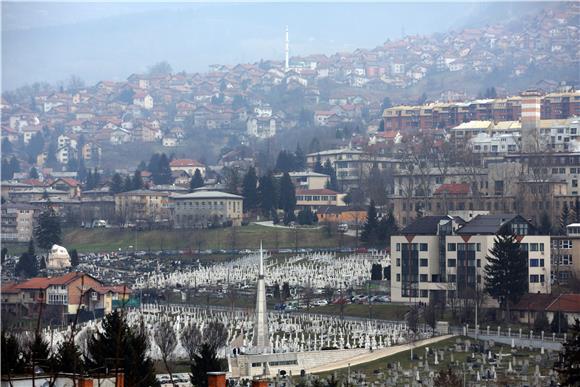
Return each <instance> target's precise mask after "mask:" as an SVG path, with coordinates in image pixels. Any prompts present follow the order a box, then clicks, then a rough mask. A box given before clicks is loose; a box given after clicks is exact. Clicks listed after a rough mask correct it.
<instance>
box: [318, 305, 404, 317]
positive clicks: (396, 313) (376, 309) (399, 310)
mask: <svg viewBox="0 0 580 387" xmlns="http://www.w3.org/2000/svg"><path fill="white" fill-rule="evenodd" d="M408 310H409V306H407V305H402V304H373V305H372V307H371V313H370V317H371V318H377V319H382V320H404V319H405V314H406V313H407V311H408ZM310 313H320V314H330V315H336V316H338V315H340V305H325V306H317V307H312V308H310ZM343 313H344V315H345V316H351V317H365V318H368V317H369V306H368V305H363V304H347V305H344V310H343Z"/></svg>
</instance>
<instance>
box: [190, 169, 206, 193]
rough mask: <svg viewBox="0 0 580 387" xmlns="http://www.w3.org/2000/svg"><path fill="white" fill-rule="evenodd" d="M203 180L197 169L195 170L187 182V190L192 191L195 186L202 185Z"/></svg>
mask: <svg viewBox="0 0 580 387" xmlns="http://www.w3.org/2000/svg"><path fill="white" fill-rule="evenodd" d="M203 184H204V181H203V177H202V176H201V172H200V171H199V169H196V170H195V173H194V174H193V176H192V178H191V181H190V182H189V192H193V191H194V190H195V189H196V188H200V187H203Z"/></svg>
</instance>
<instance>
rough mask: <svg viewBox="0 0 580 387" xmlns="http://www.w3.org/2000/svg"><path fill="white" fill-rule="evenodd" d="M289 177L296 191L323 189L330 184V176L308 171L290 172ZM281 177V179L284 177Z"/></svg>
mask: <svg viewBox="0 0 580 387" xmlns="http://www.w3.org/2000/svg"><path fill="white" fill-rule="evenodd" d="M288 175H289V176H290V179H291V180H292V183H293V184H294V187H296V189H307V190H311V189H323V188H326V186H327V185H328V183H330V176H328V175H325V174H323V173H316V172H310V171H306V172H289V173H288ZM279 176H280V177H281V176H282V175H279ZM277 177H278V176H277Z"/></svg>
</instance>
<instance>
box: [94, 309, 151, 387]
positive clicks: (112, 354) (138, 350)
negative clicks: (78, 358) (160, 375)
mask: <svg viewBox="0 0 580 387" xmlns="http://www.w3.org/2000/svg"><path fill="white" fill-rule="evenodd" d="M147 343H148V338H147V335H146V332H145V328H144V325H143V322H141V324H140V326H139V327H135V328H131V327H129V326H128V324H127V321H126V318H125V315H124V314H123V313H122V312H120V311H119V310H114V311H113V312H112V313H109V314H108V315H106V316H105V318H104V319H103V323H102V330H101V331H96V332H95V334H94V335H92V336H91V337H89V339H88V341H87V359H86V361H87V368H89V369H93V370H99V371H101V372H102V371H104V370H105V369H117V368H123V369H124V372H125V384H126V385H129V386H137V385H151V386H158V385H159V383H158V382H157V380H156V378H155V369H154V364H153V361H152V360H151V359H150V358H149V357H148V356H147V353H148V344H147Z"/></svg>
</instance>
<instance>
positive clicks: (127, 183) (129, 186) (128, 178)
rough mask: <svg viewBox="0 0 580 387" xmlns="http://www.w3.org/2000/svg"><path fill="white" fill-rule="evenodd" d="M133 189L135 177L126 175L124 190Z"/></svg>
mask: <svg viewBox="0 0 580 387" xmlns="http://www.w3.org/2000/svg"><path fill="white" fill-rule="evenodd" d="M129 191H133V179H131V176H125V183H124V184H123V192H129Z"/></svg>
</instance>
